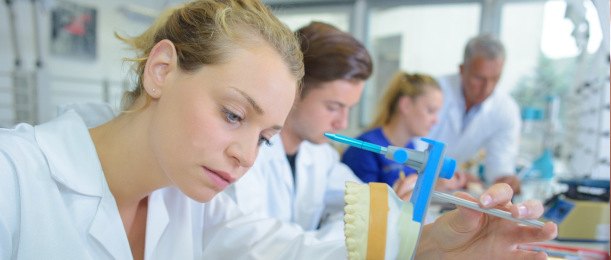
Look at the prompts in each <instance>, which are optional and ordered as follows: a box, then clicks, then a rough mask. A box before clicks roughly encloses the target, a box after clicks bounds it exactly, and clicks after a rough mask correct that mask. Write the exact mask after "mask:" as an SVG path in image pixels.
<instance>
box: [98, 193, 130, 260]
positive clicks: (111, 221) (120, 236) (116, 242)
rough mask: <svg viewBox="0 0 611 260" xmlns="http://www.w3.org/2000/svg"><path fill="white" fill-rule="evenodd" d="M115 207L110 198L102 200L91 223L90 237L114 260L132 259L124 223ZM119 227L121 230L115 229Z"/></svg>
mask: <svg viewBox="0 0 611 260" xmlns="http://www.w3.org/2000/svg"><path fill="white" fill-rule="evenodd" d="M115 205H116V204H115V201H114V199H112V198H110V197H108V196H106V197H103V198H102V200H101V203H100V206H99V207H98V210H97V212H96V214H95V216H94V218H93V221H92V222H91V227H90V228H89V235H91V237H93V238H94V239H95V240H97V241H98V242H99V243H100V244H101V245H102V246H103V247H104V249H105V250H106V251H108V253H109V254H110V255H112V257H113V259H132V258H133V257H132V252H131V249H130V247H129V242H128V241H127V236H126V234H125V229H123V222H122V221H121V218H120V217H119V212H118V211H117V207H116V206H115ZM117 222H118V223H117ZM118 227H120V229H121V230H116V229H115V228H118Z"/></svg>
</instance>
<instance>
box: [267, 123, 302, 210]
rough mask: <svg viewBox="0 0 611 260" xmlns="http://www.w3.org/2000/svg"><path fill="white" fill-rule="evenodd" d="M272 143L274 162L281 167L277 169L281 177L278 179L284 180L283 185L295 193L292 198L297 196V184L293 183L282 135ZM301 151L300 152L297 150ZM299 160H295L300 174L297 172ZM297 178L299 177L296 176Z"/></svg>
mask: <svg viewBox="0 0 611 260" xmlns="http://www.w3.org/2000/svg"><path fill="white" fill-rule="evenodd" d="M272 143H273V144H274V145H272V146H271V147H270V149H272V150H273V151H272V154H274V156H275V158H274V160H275V161H277V162H278V163H277V164H276V165H278V166H279V167H280V169H277V170H276V171H275V173H277V174H280V176H276V177H277V178H279V179H280V180H282V183H284V185H285V186H286V188H287V189H288V190H290V191H292V192H293V194H291V196H293V198H294V195H295V188H296V187H295V183H294V181H293V176H292V174H291V165H290V164H289V161H288V159H287V158H286V150H284V144H283V143H282V138H280V135H275V136H274V137H273V139H272ZM297 151H299V150H297ZM297 157H299V155H297ZM298 159H299V158H296V159H295V164H296V166H295V171H296V172H299V171H298V170H297V168H298V165H299V163H298V161H299V160H298ZM295 176H297V175H295Z"/></svg>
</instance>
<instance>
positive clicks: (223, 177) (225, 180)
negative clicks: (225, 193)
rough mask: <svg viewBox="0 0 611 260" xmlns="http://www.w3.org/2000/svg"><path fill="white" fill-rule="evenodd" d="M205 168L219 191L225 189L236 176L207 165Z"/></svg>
mask: <svg viewBox="0 0 611 260" xmlns="http://www.w3.org/2000/svg"><path fill="white" fill-rule="evenodd" d="M203 168H204V172H205V173H206V175H208V177H209V179H210V180H212V182H213V184H214V186H216V187H217V188H218V189H219V191H222V190H224V189H225V188H227V186H229V184H231V183H232V182H233V181H234V178H232V177H231V175H229V174H228V173H224V172H220V171H214V170H211V169H208V168H206V167H203Z"/></svg>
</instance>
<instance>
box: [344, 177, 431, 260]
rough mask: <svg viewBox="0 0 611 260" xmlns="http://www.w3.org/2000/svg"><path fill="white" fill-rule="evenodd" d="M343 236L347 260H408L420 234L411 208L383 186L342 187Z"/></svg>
mask: <svg viewBox="0 0 611 260" xmlns="http://www.w3.org/2000/svg"><path fill="white" fill-rule="evenodd" d="M344 199H345V202H346V205H345V207H344V211H345V215H344V233H345V236H346V247H347V248H348V258H349V259H351V260H357V259H411V258H412V254H413V252H415V248H416V242H417V241H418V235H419V234H420V223H418V222H416V221H413V220H412V215H413V207H412V206H411V204H410V203H407V202H404V201H402V200H401V199H399V197H397V196H396V195H395V192H394V191H393V190H392V189H391V188H390V187H388V185H386V184H385V183H369V184H357V183H355V182H347V183H346V192H345V196H344Z"/></svg>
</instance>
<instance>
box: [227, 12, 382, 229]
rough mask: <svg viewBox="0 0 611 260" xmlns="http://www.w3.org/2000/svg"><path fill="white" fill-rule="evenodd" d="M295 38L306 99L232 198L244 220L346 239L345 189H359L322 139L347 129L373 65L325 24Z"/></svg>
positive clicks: (312, 26)
mask: <svg viewBox="0 0 611 260" xmlns="http://www.w3.org/2000/svg"><path fill="white" fill-rule="evenodd" d="M297 34H298V35H299V37H300V38H301V49H302V51H303V52H304V65H305V76H304V79H303V89H302V92H301V95H300V96H299V97H297V99H296V101H295V104H294V106H293V109H292V111H291V112H290V114H289V117H288V118H287V120H286V123H285V125H284V127H283V129H282V131H281V132H280V134H279V135H276V136H275V137H274V138H272V140H271V144H270V145H269V146H262V147H261V150H260V152H259V157H258V158H257V160H256V161H255V164H254V166H253V167H252V168H251V170H250V171H248V173H247V174H246V175H245V176H244V178H242V179H241V180H240V181H238V182H236V183H235V185H233V187H230V188H229V190H228V191H227V192H228V194H230V195H231V196H232V197H233V198H234V199H236V202H237V203H238V205H239V207H240V208H241V209H242V210H243V211H244V212H247V213H251V214H252V213H254V214H261V215H263V216H266V217H272V218H277V219H281V220H282V221H284V222H288V223H294V224H296V225H299V226H301V228H303V230H305V231H316V237H317V238H319V239H323V240H324V239H330V240H337V239H343V237H344V234H343V229H342V228H343V225H342V223H343V221H342V217H343V206H344V199H343V193H344V185H345V182H346V181H355V182H360V181H359V179H358V177H356V176H355V175H354V174H353V173H352V171H351V170H350V168H348V167H347V166H346V165H344V164H342V163H341V162H340V161H339V155H338V152H337V151H336V150H335V149H334V148H333V147H331V146H330V145H329V144H328V143H327V142H328V140H327V138H326V137H324V135H323V134H324V133H325V132H332V133H336V132H338V131H341V130H343V129H345V128H346V127H347V125H348V114H349V111H350V108H351V107H353V106H354V105H356V104H357V103H358V101H359V99H360V96H361V93H362V91H363V87H364V85H365V80H366V79H367V78H369V76H370V75H371V72H372V62H371V57H370V55H369V53H368V52H367V50H366V49H365V47H364V46H363V45H362V44H361V43H360V42H358V41H357V40H356V39H355V38H354V37H352V36H351V35H349V34H348V33H345V32H342V31H340V30H339V29H337V28H335V27H333V26H331V25H328V24H325V23H320V22H313V23H311V24H309V25H307V26H305V27H303V28H301V29H299V30H298V31H297Z"/></svg>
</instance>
